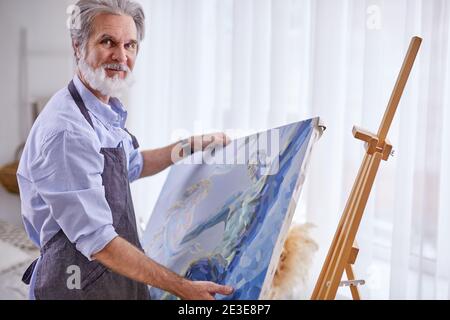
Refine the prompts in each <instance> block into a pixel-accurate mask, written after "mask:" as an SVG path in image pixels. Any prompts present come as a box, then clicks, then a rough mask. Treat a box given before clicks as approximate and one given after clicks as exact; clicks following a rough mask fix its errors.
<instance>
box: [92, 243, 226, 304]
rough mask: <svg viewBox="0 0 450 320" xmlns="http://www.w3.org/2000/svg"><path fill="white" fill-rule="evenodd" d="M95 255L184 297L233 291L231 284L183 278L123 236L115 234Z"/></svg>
mask: <svg viewBox="0 0 450 320" xmlns="http://www.w3.org/2000/svg"><path fill="white" fill-rule="evenodd" d="M93 258H94V259H95V260H97V261H98V262H100V263H101V264H103V265H104V266H106V267H107V268H108V269H110V270H112V271H114V272H116V273H118V274H121V275H123V276H125V277H127V278H130V279H133V280H135V281H138V282H141V283H145V284H147V285H150V286H153V287H156V288H160V289H162V290H165V291H167V292H170V293H172V294H174V295H176V296H178V297H180V298H181V299H185V300H214V295H215V294H217V293H219V294H223V295H229V294H231V293H232V292H233V289H232V288H231V287H228V286H221V285H218V284H215V283H213V282H204V281H190V280H187V279H184V278H183V277H180V276H179V275H178V274H176V273H174V272H172V271H170V270H169V269H167V268H165V267H164V266H162V265H160V264H158V263H157V262H156V261H154V260H152V259H150V258H149V257H147V256H146V255H145V254H144V253H143V252H142V251H140V250H139V249H137V248H136V247H135V246H133V245H132V244H131V243H129V242H128V241H126V240H125V239H123V238H121V237H116V238H114V239H113V240H112V241H111V242H110V243H108V245H107V246H106V247H105V248H104V249H103V250H101V251H100V252H98V253H96V254H95V255H94V256H93Z"/></svg>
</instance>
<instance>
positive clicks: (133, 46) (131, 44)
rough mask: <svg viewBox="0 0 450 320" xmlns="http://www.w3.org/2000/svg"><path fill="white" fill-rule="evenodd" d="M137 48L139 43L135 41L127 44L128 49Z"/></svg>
mask: <svg viewBox="0 0 450 320" xmlns="http://www.w3.org/2000/svg"><path fill="white" fill-rule="evenodd" d="M136 48H137V44H136V43H134V42H133V43H129V44H127V49H129V50H136Z"/></svg>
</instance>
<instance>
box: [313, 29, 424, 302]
mask: <svg viewBox="0 0 450 320" xmlns="http://www.w3.org/2000/svg"><path fill="white" fill-rule="evenodd" d="M421 43H422V39H421V38H419V37H414V38H412V40H411V44H410V46H409V49H408V53H407V54H406V58H405V60H404V62H403V65H402V68H401V70H400V74H399V76H398V79H397V82H396V84H395V87H394V90H393V92H392V95H391V98H390V100H389V104H388V106H387V108H386V112H385V114H384V117H383V120H382V121H381V124H380V128H379V130H378V134H373V133H371V132H368V131H366V130H364V129H361V128H358V127H354V128H353V135H354V137H355V138H356V139H359V140H362V141H364V142H365V143H366V154H365V156H364V159H363V162H362V164H361V167H360V169H359V172H358V175H357V177H356V180H355V183H354V185H353V188H352V191H351V193H350V196H349V198H348V200H347V204H346V206H345V209H344V213H343V214H342V217H341V220H340V221H339V225H338V228H337V230H336V233H335V235H334V238H333V241H332V243H331V246H330V249H329V251H328V254H327V257H326V259H325V262H324V265H323V267H322V271H321V273H320V275H319V278H318V280H317V283H316V287H315V289H314V292H313V294H312V296H311V299H313V300H332V299H335V298H336V294H337V290H338V288H339V285H340V283H341V279H342V276H343V273H344V270H345V271H346V273H347V276H348V278H354V274H353V269H352V267H351V265H352V264H353V263H354V262H355V261H353V262H352V259H351V254H352V250H354V247H353V244H354V242H355V239H356V234H357V232H358V228H359V225H360V222H361V219H362V216H363V214H364V209H365V207H366V204H367V201H368V199H369V195H370V191H371V190H372V186H373V183H374V181H375V177H376V174H377V171H378V168H379V165H380V163H381V160H385V161H387V159H388V158H389V155H390V154H391V152H392V145H391V144H390V143H389V141H388V140H387V139H386V137H387V134H388V132H389V129H390V126H391V124H392V121H393V119H394V116H395V112H396V111H397V107H398V105H399V102H400V99H401V97H402V95H403V91H404V89H405V86H406V83H407V81H408V78H409V76H410V74H411V70H412V68H413V65H414V61H415V59H416V57H417V53H418V52H419V49H420V45H421ZM354 260H356V256H355V259H354ZM349 280H351V279H349ZM352 280H354V279H352ZM350 289H351V290H352V296H353V298H354V299H359V297H360V296H359V292H358V290H357V288H354V287H353V286H350Z"/></svg>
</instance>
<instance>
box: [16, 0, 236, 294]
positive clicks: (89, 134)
mask: <svg viewBox="0 0 450 320" xmlns="http://www.w3.org/2000/svg"><path fill="white" fill-rule="evenodd" d="M77 9H78V10H77V15H76V16H74V17H73V18H74V21H77V23H75V24H74V26H75V27H78V28H73V29H71V37H72V44H73V48H74V53H75V58H76V61H77V70H76V75H75V76H74V78H73V80H72V81H71V82H70V84H69V85H68V87H67V88H64V89H62V90H60V91H59V92H57V93H56V94H55V95H54V96H53V97H52V99H51V100H50V101H49V103H48V104H47V106H46V107H45V109H44V110H43V112H42V113H41V115H40V116H39V118H38V119H37V121H36V122H35V124H34V126H33V128H32V130H31V132H30V135H29V137H28V140H27V143H26V146H25V149H24V152H23V155H22V158H21V161H20V166H19V170H18V174H17V176H18V181H19V186H20V192H21V202H22V215H23V221H24V224H25V227H26V230H27V232H28V234H29V236H30V238H31V239H32V240H33V242H34V243H35V244H36V245H38V246H39V247H40V248H41V255H40V257H39V259H37V260H36V261H35V262H34V263H33V264H32V265H31V266H30V267H29V268H28V269H27V271H26V272H25V274H24V277H23V281H24V282H25V283H28V284H31V286H30V298H31V299H149V298H150V297H149V291H148V288H147V285H151V286H154V287H158V288H161V289H163V290H166V291H168V292H171V293H173V294H174V295H176V296H178V297H180V298H182V299H198V300H203V299H214V296H215V294H216V293H219V294H225V295H226V294H230V293H231V292H232V290H233V289H232V288H230V287H228V286H222V285H218V284H215V283H212V282H202V281H198V282H193V281H189V280H187V279H184V278H182V277H180V276H178V275H177V274H175V273H173V272H171V271H170V270H168V269H166V268H165V267H163V266H161V265H159V264H158V263H156V262H155V261H153V260H151V259H150V258H148V257H147V256H146V255H145V254H144V252H143V250H142V247H141V245H140V243H139V239H138V233H137V228H136V219H135V214H134V209H133V203H132V199H131V194H130V188H129V182H130V181H134V180H136V179H138V178H142V177H147V176H151V175H154V174H156V173H158V172H160V171H162V170H164V169H166V168H167V167H169V166H170V165H172V164H173V163H174V161H175V160H173V156H172V153H173V150H174V148H175V147H176V146H177V145H179V144H173V145H170V146H168V147H165V148H161V149H158V150H150V151H143V152H139V151H138V147H139V146H138V143H137V140H136V138H135V137H134V136H133V135H131V134H130V133H129V132H128V131H127V130H126V129H125V127H124V124H125V121H126V117H127V113H126V111H125V109H124V108H123V106H122V104H121V103H120V101H119V100H118V99H117V97H118V96H120V93H121V92H122V91H123V90H124V89H126V88H127V87H128V86H129V85H130V83H131V82H132V70H133V67H134V63H135V60H136V57H137V54H138V50H139V44H140V42H141V41H142V39H143V38H144V13H143V10H142V8H141V6H140V5H138V4H137V3H134V2H131V1H129V0H81V1H79V2H78V3H77ZM77 24H78V26H77ZM49 76H50V75H49ZM155 116H158V115H155ZM205 138H206V139H202V137H198V136H197V137H192V138H191V139H190V140H189V142H190V143H188V145H189V146H191V147H192V149H191V151H193V152H195V151H199V150H200V149H204V148H206V147H207V146H208V142H210V143H213V144H214V146H217V145H226V144H227V143H228V142H229V139H228V138H227V137H226V136H225V135H224V134H212V135H208V136H206V137H205ZM200 140H201V141H200ZM211 141H213V142H211ZM198 142H200V143H198ZM195 145H199V147H198V148H197V149H198V150H196V148H195ZM208 147H211V144H210V145H209V146H208ZM177 150H178V149H177ZM181 152H182V153H183V152H186V148H184V149H182V151H181ZM174 154H177V155H178V152H175V153H174ZM181 156H183V155H181ZM77 277H78V278H77Z"/></svg>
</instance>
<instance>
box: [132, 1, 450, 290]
mask: <svg viewBox="0 0 450 320" xmlns="http://www.w3.org/2000/svg"><path fill="white" fill-rule="evenodd" d="M141 3H142V4H143V5H144V7H145V11H146V13H147V17H148V21H147V38H146V40H145V42H144V43H143V46H142V48H141V51H140V53H139V58H138V63H137V65H136V69H135V70H136V75H137V80H138V81H137V84H136V85H135V87H134V88H133V90H132V92H131V94H130V98H129V102H130V103H129V111H130V120H129V126H130V128H131V129H133V131H134V133H136V135H137V136H138V137H139V138H140V143H141V146H142V147H143V148H155V147H159V146H163V145H166V144H168V143H169V142H171V141H173V140H175V139H176V138H177V137H180V136H187V135H191V134H195V133H200V132H210V131H216V130H223V131H226V132H227V133H229V134H230V135H231V136H242V135H244V134H246V133H250V132H254V131H259V130H265V129H268V128H271V127H276V126H279V125H283V124H287V123H290V122H293V121H297V120H303V119H306V118H309V117H313V116H320V117H322V118H323V120H324V121H325V123H326V124H327V127H328V130H327V131H326V132H325V134H324V136H323V138H322V139H321V140H320V141H319V143H318V144H317V145H316V148H315V150H314V154H313V158H312V162H311V166H310V168H309V171H308V174H307V184H306V185H305V188H304V190H303V194H302V201H301V203H300V205H299V208H298V211H297V213H296V217H295V219H296V220H297V221H312V222H313V223H315V224H316V225H317V226H318V227H320V228H319V229H320V230H322V232H321V233H320V234H318V235H317V236H318V238H319V239H320V243H326V241H329V240H330V238H331V237H332V235H333V234H334V232H335V228H336V225H337V222H338V220H339V217H340V215H341V213H342V210H343V207H344V205H345V202H346V199H347V197H348V194H349V193H350V189H351V186H352V184H353V181H354V179H355V177H356V173H357V170H358V167H359V165H360V163H361V160H362V157H363V152H364V149H363V145H362V143H361V142H359V141H358V140H355V139H354V138H353V137H352V135H351V129H352V126H353V125H359V126H362V127H364V128H366V129H369V130H371V131H375V132H376V131H377V129H378V125H379V123H380V121H381V118H382V115H383V113H384V110H385V107H386V105H387V102H388V100H389V97H390V94H391V92H392V89H393V86H394V83H395V81H396V78H397V74H398V71H399V70H400V66H401V64H402V62H403V58H404V55H405V53H406V50H407V48H408V45H409V41H410V39H411V37H412V36H414V35H418V36H421V37H423V39H424V42H423V45H422V48H421V51H420V53H419V56H418V59H417V61H416V64H415V67H414V70H413V72H412V75H411V78H410V81H409V83H408V86H407V89H406V91H405V94H404V96H403V99H402V101H401V103H400V106H399V110H398V113H397V116H396V118H395V120H394V123H393V127H392V129H391V132H390V134H389V139H390V141H391V142H392V144H393V145H394V149H395V150H396V153H395V156H394V157H391V158H390V159H389V160H388V161H387V162H383V163H382V165H381V167H380V170H379V173H378V176H377V180H376V185H375V187H374V189H373V191H372V194H371V197H370V200H369V203H368V205H367V208H366V211H365V215H364V218H363V221H362V224H361V226H360V229H359V233H358V244H359V247H360V249H361V251H360V255H359V257H358V261H357V265H356V272H357V275H358V277H360V278H363V279H365V280H366V281H367V285H366V286H363V287H362V288H361V290H362V295H363V298H365V299H376V298H380V299H389V298H390V299H448V298H450V296H449V294H450V290H449V287H450V281H449V272H450V258H449V255H450V218H449V214H450V200H449V198H450V194H449V193H450V169H449V165H450V129H449V126H448V123H450V96H449V88H450V63H449V62H450V48H449V44H450V41H449V40H450V39H449V37H450V33H449V27H450V26H449V19H450V2H449V1H447V0H389V1H387V0H386V1H381V0H371V1H368V0H367V1H363V0H149V1H145V0H142V1H141ZM165 176H166V173H163V174H161V175H159V176H156V177H152V178H149V179H146V180H145V181H140V182H137V183H136V184H135V185H134V186H133V193H134V199H135V205H136V211H137V214H138V216H139V221H140V224H141V226H142V227H145V224H146V222H147V219H148V217H149V216H150V214H151V211H152V208H153V205H154V203H155V201H156V199H157V197H158V194H159V192H160V190H161V187H162V184H163V182H164V179H165ZM322 249H323V251H324V252H325V253H326V250H327V249H328V248H322ZM340 293H341V294H342V295H343V296H348V293H347V292H346V291H345V290H344V289H341V291H340Z"/></svg>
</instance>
